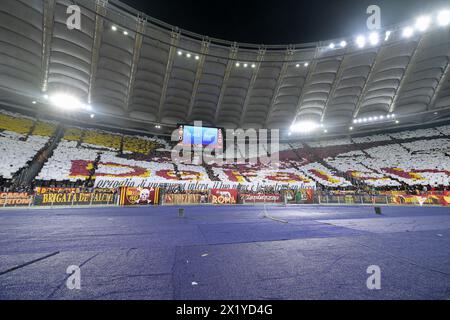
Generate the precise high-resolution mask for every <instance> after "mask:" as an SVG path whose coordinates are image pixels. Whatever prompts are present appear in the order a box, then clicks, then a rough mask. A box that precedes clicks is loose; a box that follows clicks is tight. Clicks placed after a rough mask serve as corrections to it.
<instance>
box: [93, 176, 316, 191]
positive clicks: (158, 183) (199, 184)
mask: <svg viewBox="0 0 450 320" xmlns="http://www.w3.org/2000/svg"><path fill="white" fill-rule="evenodd" d="M265 186H270V187H272V188H273V189H274V190H277V191H278V190H283V189H293V190H298V189H307V188H311V187H310V186H309V185H305V184H303V183H298V182H297V183H292V182H282V181H273V182H269V181H267V182H265V183H261V182H255V183H252V182H222V181H196V180H181V181H180V180H172V181H169V180H165V181H162V180H152V179H146V178H117V177H99V176H97V177H96V178H95V184H94V187H95V188H107V189H113V188H120V187H135V188H165V189H169V190H170V188H174V189H177V188H182V189H183V190H210V189H240V190H241V191H246V190H248V191H257V190H258V189H259V188H261V187H265Z"/></svg>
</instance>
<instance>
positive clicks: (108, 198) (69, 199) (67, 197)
mask: <svg viewBox="0 0 450 320" xmlns="http://www.w3.org/2000/svg"><path fill="white" fill-rule="evenodd" d="M34 204H35V205H37V206H49V205H52V206H64V205H90V204H92V205H98V204H114V194H113V193H111V192H61V193H55V192H47V193H41V194H36V196H35V200H34Z"/></svg>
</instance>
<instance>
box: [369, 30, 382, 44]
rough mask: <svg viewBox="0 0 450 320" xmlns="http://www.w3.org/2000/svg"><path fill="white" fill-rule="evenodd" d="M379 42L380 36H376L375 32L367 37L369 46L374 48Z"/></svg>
mask: <svg viewBox="0 0 450 320" xmlns="http://www.w3.org/2000/svg"><path fill="white" fill-rule="evenodd" d="M379 41H380V36H379V35H378V33H377V32H372V33H371V34H370V35H369V42H370V44H371V45H373V46H376V45H377V44H378V42H379Z"/></svg>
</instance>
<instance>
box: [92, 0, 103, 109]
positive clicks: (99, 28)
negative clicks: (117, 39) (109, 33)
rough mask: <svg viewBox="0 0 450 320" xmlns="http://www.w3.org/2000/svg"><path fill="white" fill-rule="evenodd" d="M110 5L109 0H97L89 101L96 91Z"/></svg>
mask: <svg viewBox="0 0 450 320" xmlns="http://www.w3.org/2000/svg"><path fill="white" fill-rule="evenodd" d="M107 5H108V1H107V0H97V2H96V5H95V13H96V15H95V30H94V40H93V42H92V51H91V52H92V54H91V71H90V73H89V89H88V103H91V102H92V96H93V91H94V82H95V77H96V75H97V67H98V59H99V54H100V45H101V42H102V36H103V30H104V19H103V17H104V16H105V15H106V7H107Z"/></svg>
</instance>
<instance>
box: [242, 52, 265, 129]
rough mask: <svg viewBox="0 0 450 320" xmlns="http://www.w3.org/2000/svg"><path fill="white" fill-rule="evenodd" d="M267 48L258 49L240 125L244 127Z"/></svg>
mask: <svg viewBox="0 0 450 320" xmlns="http://www.w3.org/2000/svg"><path fill="white" fill-rule="evenodd" d="M265 53H266V50H265V49H264V48H260V49H259V51H258V56H257V57H256V63H255V68H254V69H253V74H252V78H251V79H250V84H249V86H248V90H247V93H246V95H245V100H244V105H243V107H242V113H241V119H240V122H239V126H240V127H242V125H243V124H244V121H245V115H246V113H247V108H248V103H249V102H250V97H251V95H252V91H253V87H254V86H255V82H256V79H257V78H258V73H259V69H260V67H261V61H262V60H263V59H264V55H265Z"/></svg>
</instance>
